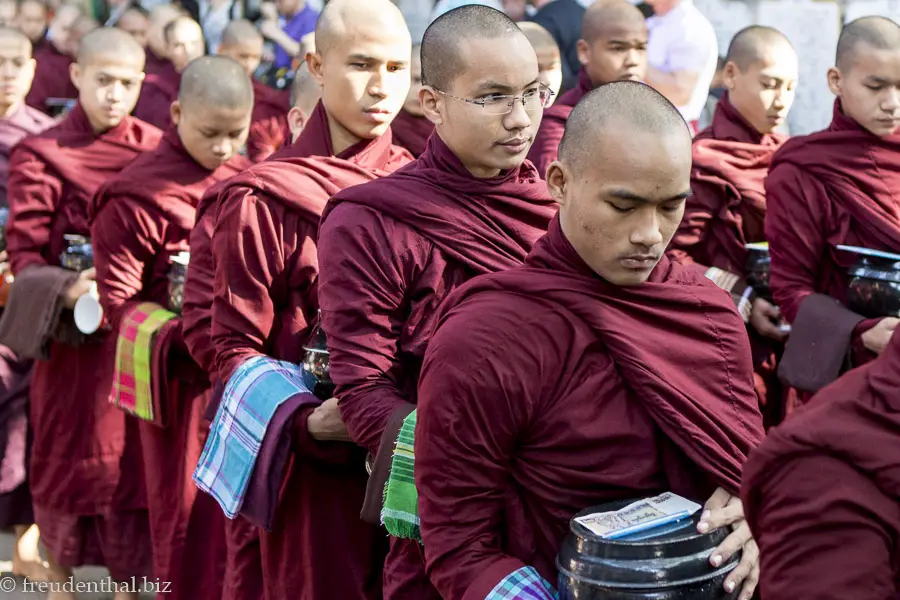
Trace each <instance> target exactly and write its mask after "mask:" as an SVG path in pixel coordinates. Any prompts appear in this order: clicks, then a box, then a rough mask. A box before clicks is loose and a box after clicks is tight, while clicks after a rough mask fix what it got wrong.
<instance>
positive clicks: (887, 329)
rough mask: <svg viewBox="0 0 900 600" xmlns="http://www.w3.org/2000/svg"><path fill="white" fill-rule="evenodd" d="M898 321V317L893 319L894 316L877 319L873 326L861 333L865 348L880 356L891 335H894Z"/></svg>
mask: <svg viewBox="0 0 900 600" xmlns="http://www.w3.org/2000/svg"><path fill="white" fill-rule="evenodd" d="M898 323H900V319H895V318H894V317H885V318H884V319H882V320H880V321H878V324H877V325H875V327H873V328H872V329H870V330H868V331H867V332H865V333H864V334H862V336H861V337H862V342H863V344H865V346H866V348H868V349H869V350H871V351H872V352H874V353H875V354H877V355H879V356H881V353H882V352H884V349H885V348H887V345H888V344H889V343H890V342H891V336H893V335H894V330H895V329H897V324H898Z"/></svg>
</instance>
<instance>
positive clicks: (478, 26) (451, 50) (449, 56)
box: [422, 4, 530, 90]
mask: <svg viewBox="0 0 900 600" xmlns="http://www.w3.org/2000/svg"><path fill="white" fill-rule="evenodd" d="M504 37H509V38H522V39H524V40H525V41H526V42H527V41H528V38H526V37H525V34H524V33H522V30H521V29H519V26H518V25H516V22H515V21H513V20H512V19H510V18H509V17H508V16H506V15H505V14H504V13H502V12H501V11H499V10H496V9H494V8H491V7H489V6H483V5H481V4H467V5H466V6H460V7H459V8H455V9H453V10H451V11H449V12H446V13H444V14H443V15H441V16H440V17H438V18H437V19H435V20H434V22H433V23H432V24H431V25H429V26H428V29H426V30H425V35H424V36H423V37H422V81H423V83H424V84H425V85H430V86H431V87H433V88H436V89H439V90H447V89H449V87H450V86H451V84H452V83H453V81H454V80H455V79H456V78H457V76H459V75H460V74H461V73H462V72H463V71H464V70H465V69H466V68H467V67H468V66H469V65H468V64H466V61H464V60H462V55H461V53H460V48H461V47H463V46H466V42H467V41H468V40H484V39H492V40H493V39H498V38H504ZM529 45H530V44H529Z"/></svg>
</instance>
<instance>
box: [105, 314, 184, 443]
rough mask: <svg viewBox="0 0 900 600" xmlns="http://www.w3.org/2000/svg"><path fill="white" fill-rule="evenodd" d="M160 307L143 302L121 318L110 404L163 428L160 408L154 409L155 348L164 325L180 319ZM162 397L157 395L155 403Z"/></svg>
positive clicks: (155, 407)
mask: <svg viewBox="0 0 900 600" xmlns="http://www.w3.org/2000/svg"><path fill="white" fill-rule="evenodd" d="M177 316H178V315H176V314H175V313H173V312H170V311H168V310H166V309H164V308H163V307H161V306H160V305H159V304H155V303H153V302H142V303H140V304H138V305H136V306H135V307H134V308H132V309H130V310H129V311H128V312H127V313H126V314H125V317H124V318H123V319H122V325H121V326H120V327H119V338H118V340H117V341H116V369H115V372H114V374H113V387H112V390H111V391H110V397H109V401H110V402H112V403H113V404H115V405H116V406H118V407H119V408H121V409H122V410H124V411H126V412H128V413H130V414H132V415H134V416H136V417H138V418H139V419H143V420H145V421H150V422H151V423H154V424H156V425H159V426H162V425H163V422H162V415H161V412H162V411H161V410H160V406H158V405H156V406H154V394H153V391H154V385H153V384H154V382H153V379H154V377H153V373H154V372H153V368H152V366H153V365H152V356H153V345H154V343H155V342H156V339H157V336H158V334H159V332H160V330H161V329H162V328H163V326H164V325H165V324H166V323H168V322H169V321H171V320H172V319H174V318H175V317H177ZM159 401H160V395H159V394H156V402H157V403H158V402H159Z"/></svg>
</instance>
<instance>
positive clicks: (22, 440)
mask: <svg viewBox="0 0 900 600" xmlns="http://www.w3.org/2000/svg"><path fill="white" fill-rule="evenodd" d="M52 124H53V119H52V118H50V117H49V116H47V115H45V114H44V113H42V112H40V111H39V110H36V109H34V108H31V107H30V106H26V105H24V104H23V105H21V106H19V108H17V109H16V111H15V112H13V114H12V115H10V116H9V118H7V119H2V120H0V206H6V205H7V202H6V189H7V180H8V178H9V154H10V151H11V150H12V147H13V146H15V145H16V144H17V143H18V142H19V141H20V140H21V139H22V138H24V137H25V136H27V135H34V134H36V133H40V132H41V131H43V130H44V129H47V128H48V127H50V126H51V125H52ZM30 379H31V361H30V360H26V359H22V358H19V357H17V356H16V355H15V353H13V352H12V350H10V349H8V348H6V347H3V346H0V457H2V461H0V527H10V526H12V525H26V524H28V523H32V522H33V521H34V514H33V511H32V510H31V491H30V490H29V487H28V481H27V448H28V444H27V438H28V404H27V400H28V385H29V381H30Z"/></svg>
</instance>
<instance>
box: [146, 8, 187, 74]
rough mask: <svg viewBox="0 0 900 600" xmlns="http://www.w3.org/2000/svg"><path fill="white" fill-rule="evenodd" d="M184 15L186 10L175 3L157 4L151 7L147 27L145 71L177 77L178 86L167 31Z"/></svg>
mask: <svg viewBox="0 0 900 600" xmlns="http://www.w3.org/2000/svg"><path fill="white" fill-rule="evenodd" d="M183 15H184V12H183V11H182V10H181V9H180V8H178V7H177V6H175V5H174V4H168V3H166V4H157V5H156V6H154V7H153V8H151V9H150V13H149V24H148V27H147V47H146V51H147V67H146V68H145V71H146V73H147V75H153V76H154V77H157V76H162V77H164V78H166V79H175V80H176V81H175V84H174V85H175V86H176V87H177V86H178V82H177V74H176V72H175V67H173V66H172V62H171V61H170V60H169V56H168V52H169V50H168V48H167V45H166V36H165V31H166V26H168V25H169V23H171V22H172V21H174V20H175V19H177V18H178V17H180V16H183Z"/></svg>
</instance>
